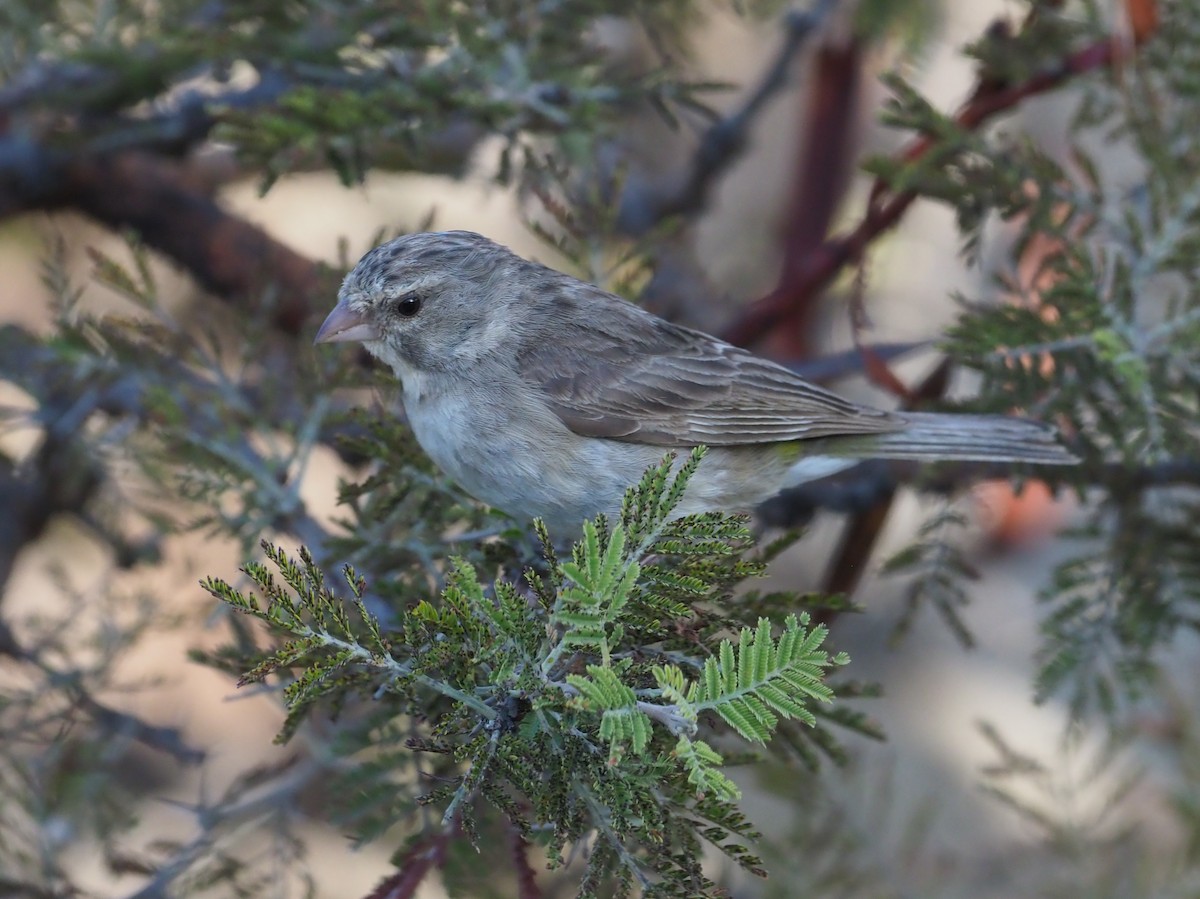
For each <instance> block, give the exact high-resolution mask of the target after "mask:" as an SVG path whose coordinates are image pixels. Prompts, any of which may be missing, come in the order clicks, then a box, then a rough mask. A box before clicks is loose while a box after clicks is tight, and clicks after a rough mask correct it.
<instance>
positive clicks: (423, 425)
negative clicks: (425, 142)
mask: <svg viewBox="0 0 1200 899" xmlns="http://www.w3.org/2000/svg"><path fill="white" fill-rule="evenodd" d="M336 341H361V342H362V344H363V345H364V346H365V347H366V348H367V350H369V351H370V352H371V354H372V355H374V356H375V357H376V358H378V359H381V360H382V361H383V362H386V363H387V364H388V365H390V366H391V367H392V370H393V371H394V372H395V373H396V376H397V377H398V378H399V379H400V381H401V382H402V384H403V385H404V405H405V409H406V411H407V414H408V420H409V422H410V424H411V425H412V429H413V432H414V433H415V434H416V437H417V440H418V441H419V442H420V444H421V446H422V447H423V448H424V449H425V451H426V452H427V453H428V454H429V455H430V457H432V459H433V460H434V462H436V463H437V464H438V465H439V466H440V467H441V468H442V470H443V471H445V472H446V474H448V475H449V476H450V477H451V478H453V479H454V480H455V481H456V482H457V483H458V484H459V485H460V486H462V487H463V488H464V489H465V490H467V491H468V492H469V493H471V494H472V495H473V496H475V497H476V498H478V499H480V500H483V501H484V502H486V503H488V504H490V505H492V506H495V507H496V508H499V509H501V510H503V511H505V512H507V513H509V514H510V515H513V516H516V517H518V518H521V519H528V518H531V517H533V516H540V517H541V518H543V519H544V520H545V521H546V524H547V526H548V527H550V529H551V530H552V531H563V532H566V531H571V532H574V531H577V530H578V528H579V527H580V525H581V523H582V522H583V520H584V519H585V518H588V517H591V516H594V515H596V514H597V513H599V512H606V513H608V514H609V515H610V516H612V515H614V514H615V513H616V512H617V511H618V510H619V509H620V506H621V498H622V496H623V494H624V491H625V489H626V488H627V487H629V485H631V484H634V483H636V482H637V481H638V479H639V478H640V477H641V476H642V473H643V472H644V471H645V470H646V468H648V467H649V466H650V465H654V464H657V463H658V462H659V461H660V460H661V459H662V456H663V454H664V453H665V452H666V451H667V450H669V449H674V450H679V451H680V452H681V456H683V455H684V454H686V452H687V451H688V450H690V449H691V448H692V447H694V446H696V445H697V444H706V445H707V446H708V447H709V454H708V456H707V457H706V459H705V461H704V463H703V464H702V465H701V466H700V470H699V472H698V473H697V475H696V477H695V478H694V479H693V481H692V483H691V485H690V486H689V488H688V491H687V494H686V496H685V497H684V500H683V503H682V504H681V506H680V507H679V509H678V510H677V514H679V515H686V514H689V513H692V512H701V511H708V510H713V509H721V510H745V509H750V508H753V507H754V506H756V505H757V504H759V503H761V502H762V501H764V500H766V499H768V498H770V497H772V496H774V495H775V494H776V493H778V492H779V491H780V490H782V489H784V488H785V487H790V486H794V485H796V484H799V483H802V482H804V481H808V480H812V479H815V478H819V477H823V476H825V475H828V474H832V473H834V472H837V471H840V470H841V469H843V468H846V467H849V466H850V465H853V464H854V461H855V460H859V459H868V458H883V459H915V460H922V461H939V460H947V459H958V460H978V461H985V462H986V461H1004V462H1030V463H1036V464H1042V465H1066V464H1071V463H1073V462H1075V461H1077V460H1076V458H1075V457H1074V456H1072V455H1071V453H1069V452H1068V451H1067V450H1066V449H1064V448H1063V447H1062V446H1061V445H1059V443H1058V442H1057V441H1056V439H1055V432H1054V429H1053V428H1051V427H1048V426H1046V425H1043V424H1040V423H1037V422H1032V421H1025V420H1021V419H1017V418H1009V417H1004V416H992V415H958V414H937V413H920V412H885V411H882V410H880V409H873V408H870V407H868V406H862V405H859V404H857V403H852V402H850V401H849V400H846V399H843V398H841V397H839V396H837V395H836V394H833V393H830V392H828V391H826V390H823V389H822V388H820V387H817V386H815V385H813V384H810V383H809V382H808V381H805V380H804V379H803V378H801V377H799V376H798V375H796V374H793V373H792V372H790V371H788V370H787V369H786V368H783V367H782V366H779V365H776V364H775V363H773V362H768V361H767V360H765V359H760V358H758V357H757V356H754V355H752V354H751V353H748V352H746V351H745V350H742V349H739V348H738V347H735V346H732V345H730V344H728V343H725V342H723V341H721V340H718V339H717V338H715V337H711V336H709V335H708V334H703V333H701V332H699V331H693V330H690V329H688V328H682V327H679V326H678V325H673V324H670V323H669V322H666V321H664V320H663V319H661V318H658V317H657V316H655V315H652V314H651V313H649V312H646V311H645V310H643V309H640V308H639V307H637V306H635V305H634V304H632V303H629V302H627V301H625V300H623V299H621V298H620V297H616V296H613V295H612V294H610V293H607V292H606V291H604V290H601V289H600V288H599V287H596V286H594V285H592V284H587V283H585V282H583V281H579V280H577V279H576V278H572V277H570V276H569V275H565V274H562V273H561V272H557V271H555V270H553V269H550V268H546V267H545V266H543V265H538V264H537V263H534V262H529V261H527V260H525V259H522V258H521V257H519V256H517V255H516V254H514V253H513V252H511V251H510V250H508V249H507V248H505V247H502V246H500V245H499V244H497V243H494V242H492V241H490V240H488V239H487V238H485V237H482V236H480V235H479V234H474V233H472V232H469V231H445V232H430V233H422V234H410V235H407V236H405V237H400V238H397V239H396V240H393V241H390V242H389V243H386V244H384V245H382V246H380V247H376V248H375V249H374V250H371V251H370V252H369V253H367V254H366V255H365V256H364V257H363V258H362V259H361V260H359V263H358V265H356V266H355V267H354V270H353V271H351V272H350V274H349V275H347V276H346V280H345V281H344V282H343V283H342V288H341V290H340V291H339V292H338V304H337V306H336V307H335V308H334V310H333V311H332V312H331V313H330V314H329V317H328V318H326V319H325V323H324V324H323V325H321V329H320V330H319V331H318V332H317V336H316V341H315V342H316V343H331V342H336Z"/></svg>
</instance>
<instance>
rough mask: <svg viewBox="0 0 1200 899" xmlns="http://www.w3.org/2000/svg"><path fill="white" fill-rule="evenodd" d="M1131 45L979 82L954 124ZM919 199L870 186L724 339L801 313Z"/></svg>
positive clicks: (919, 153) (1096, 46) (929, 143)
mask: <svg viewBox="0 0 1200 899" xmlns="http://www.w3.org/2000/svg"><path fill="white" fill-rule="evenodd" d="M1128 54H1129V49H1128V48H1127V47H1126V46H1125V45H1123V44H1122V43H1120V42H1119V41H1118V40H1117V39H1116V38H1111V37H1109V38H1104V39H1103V40H1099V41H1096V42H1095V43H1093V44H1090V45H1088V46H1086V47H1084V48H1083V49H1081V50H1079V51H1077V52H1075V53H1072V54H1071V55H1069V56H1068V57H1067V58H1066V59H1064V60H1063V61H1062V62H1061V63H1060V64H1059V65H1057V66H1055V67H1053V68H1052V69H1049V70H1047V71H1045V72H1042V73H1040V74H1038V75H1035V76H1033V77H1032V78H1030V79H1028V80H1026V81H1024V82H1022V83H1020V84H1016V85H1006V84H1003V83H999V82H997V83H993V82H990V81H987V80H982V81H980V82H979V83H978V84H977V86H976V87H975V89H974V90H973V92H972V94H971V98H970V99H969V100H968V101H967V102H966V103H965V104H964V105H963V106H962V108H961V109H960V110H959V111H958V113H957V114H956V115H955V117H954V120H955V122H956V124H957V125H958V126H959V127H960V128H963V129H966V130H974V129H976V128H978V127H980V126H981V125H983V124H984V123H985V122H986V121H988V120H989V119H991V118H992V117H994V116H996V115H998V114H999V113H1001V112H1006V111H1007V110H1010V109H1012V108H1013V107H1015V106H1016V105H1017V104H1019V103H1021V102H1022V101H1024V100H1026V99H1028V98H1030V97H1034V96H1037V95H1039V94H1044V93H1046V92H1048V91H1051V90H1054V89H1055V88H1057V87H1060V86H1061V85H1063V84H1064V83H1066V82H1067V81H1069V80H1070V79H1071V78H1074V77H1075V76H1077V75H1082V74H1085V73H1087V72H1092V71H1096V70H1099V69H1104V68H1108V67H1110V66H1112V65H1114V64H1116V63H1117V62H1119V61H1121V60H1123V59H1125V58H1127V56H1128ZM937 146H938V144H937V142H936V140H935V139H934V138H933V137H929V136H922V137H919V138H917V139H916V140H914V141H913V142H912V143H910V144H909V145H908V146H907V147H906V148H905V149H904V150H902V151H901V153H900V158H902V159H903V160H904V161H906V162H909V163H912V162H916V161H917V160H920V159H922V158H924V157H926V156H927V155H929V154H930V153H931V152H932V151H933V150H934V149H936V147H937ZM916 198H917V193H916V192H915V191H911V190H905V191H900V192H896V193H894V192H893V191H892V190H891V188H890V187H889V186H888V185H887V184H885V183H884V182H883V181H882V180H876V182H875V184H874V186H873V187H872V190H871V196H870V200H869V201H868V204H867V211H866V213H865V214H864V215H863V218H862V220H861V221H860V222H859V223H858V225H857V226H855V227H854V228H853V230H851V231H850V232H849V233H847V234H843V235H837V236H833V237H829V238H828V239H826V240H824V241H823V242H822V243H820V244H819V245H818V246H816V247H815V248H813V249H812V250H811V251H810V252H806V253H804V255H803V256H798V257H793V256H791V255H790V254H789V257H788V260H787V263H786V264H785V266H784V270H783V274H782V276H781V277H780V281H779V284H778V285H777V286H776V287H775V289H774V290H772V291H771V292H770V293H769V294H767V295H766V296H765V297H763V298H762V299H760V300H758V301H757V302H755V303H754V304H752V305H751V306H750V307H748V308H747V309H746V310H745V311H744V312H743V313H742V314H741V315H740V317H739V318H738V319H737V320H736V321H734V322H733V323H732V324H731V325H730V326H729V327H728V328H727V329H726V330H725V333H724V337H725V339H726V340H728V341H730V342H731V343H734V344H738V345H740V346H747V345H750V344H753V343H754V342H756V341H757V340H759V339H761V338H762V337H764V336H766V335H767V333H768V332H770V331H771V330H772V329H773V328H775V327H777V326H779V325H781V324H783V323H785V322H790V321H792V319H793V317H794V316H796V315H797V314H803V310H806V309H807V308H808V307H809V306H810V304H811V303H812V301H813V298H814V297H815V296H816V295H817V294H818V293H819V292H820V291H821V290H823V289H824V288H826V287H827V286H828V285H829V284H830V283H831V282H832V281H833V279H834V278H835V277H836V276H837V275H838V274H839V273H840V272H841V271H842V269H844V268H845V267H846V266H847V265H851V264H855V263H858V262H860V261H861V260H862V259H863V256H864V255H865V253H866V251H867V248H868V247H869V246H870V245H871V243H872V242H874V241H875V240H876V239H877V238H878V237H879V236H880V235H882V234H884V233H885V232H886V231H888V230H890V229H891V228H893V227H894V226H895V225H896V224H897V223H898V222H899V221H900V219H901V218H902V217H903V215H904V213H905V212H907V211H908V208H909V206H911V205H912V203H913V201H914V200H915V199H916Z"/></svg>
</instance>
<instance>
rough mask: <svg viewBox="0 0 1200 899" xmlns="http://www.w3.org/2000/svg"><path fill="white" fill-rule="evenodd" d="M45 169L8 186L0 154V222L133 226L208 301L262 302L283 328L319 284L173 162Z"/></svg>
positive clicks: (102, 162) (116, 160) (135, 159)
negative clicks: (71, 220) (77, 216)
mask: <svg viewBox="0 0 1200 899" xmlns="http://www.w3.org/2000/svg"><path fill="white" fill-rule="evenodd" d="M3 149H4V148H3V146H2V145H0V153H2V152H3ZM45 166H46V167H45V169H44V170H43V171H41V172H40V173H39V174H38V176H37V179H36V183H33V185H32V186H30V183H28V182H26V183H24V184H23V186H22V187H20V189H17V188H16V187H15V186H14V180H13V174H12V172H11V171H10V172H7V173H6V172H5V171H4V166H3V162H2V160H0V218H3V217H5V216H7V215H12V214H14V213H17V212H25V211H29V210H32V209H64V208H65V209H77V210H79V211H80V212H83V213H85V214H86V215H88V216H90V217H91V218H93V219H96V220H97V221H99V222H100V223H102V224H104V225H107V226H108V227H110V228H114V229H122V228H130V229H133V230H134V231H136V232H137V233H138V235H139V237H140V238H141V239H142V240H143V241H144V242H145V243H146V245H147V246H150V247H153V248H154V249H156V250H158V251H160V252H162V253H164V254H166V255H167V256H169V257H170V258H171V259H172V260H174V261H175V262H176V263H178V264H179V265H181V266H183V267H184V268H185V269H187V270H188V272H190V273H191V275H192V276H193V277H194V278H195V279H196V280H197V281H198V282H199V283H200V284H201V285H203V286H204V287H205V288H206V289H208V290H210V291H212V292H213V293H214V294H216V295H217V296H218V297H220V298H222V299H224V300H230V301H235V300H236V301H248V302H255V303H264V304H268V305H269V307H270V310H271V314H270V320H271V322H272V323H273V324H274V326H275V327H277V328H278V329H279V330H281V331H283V332H285V333H288V334H296V333H299V331H300V329H301V328H302V327H303V325H304V322H305V321H306V319H307V317H308V313H309V310H310V309H311V307H312V305H313V300H314V299H315V298H316V297H317V296H318V295H320V294H321V293H322V292H323V290H324V288H325V287H326V285H324V284H323V279H322V277H321V272H320V268H319V266H318V265H317V263H315V262H313V261H312V260H311V259H308V258H307V257H305V256H302V255H300V254H299V253H297V252H295V251H294V250H292V249H290V248H288V247H286V246H284V245H283V244H281V243H279V242H278V241H276V240H274V239H273V238H272V237H271V236H270V235H268V234H267V233H266V232H265V231H263V230H262V229H261V228H258V227H257V226H255V225H252V224H250V223H249V222H247V221H245V220H244V219H241V218H239V217H237V216H235V215H231V214H230V213H228V212H226V211H225V210H224V209H222V208H221V207H220V205H218V204H217V203H216V201H214V200H213V199H212V198H210V197H208V196H207V195H206V193H205V191H204V190H203V189H201V188H200V187H199V186H198V185H197V184H196V183H195V182H194V181H193V180H192V179H189V178H188V177H187V174H186V171H185V169H184V167H183V166H182V165H181V164H179V163H177V162H173V161H169V160H165V159H162V158H159V157H156V156H154V155H151V154H149V153H143V152H140V151H129V152H124V153H114V154H102V155H98V156H92V157H85V158H80V159H71V160H65V161H62V164H61V165H55V164H54V163H53V162H49V161H48V162H46V163H45Z"/></svg>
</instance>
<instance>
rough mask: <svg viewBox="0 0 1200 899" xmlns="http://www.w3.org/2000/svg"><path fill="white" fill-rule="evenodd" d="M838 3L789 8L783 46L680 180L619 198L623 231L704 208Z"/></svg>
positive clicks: (707, 136) (709, 132)
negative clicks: (656, 190) (665, 189)
mask: <svg viewBox="0 0 1200 899" xmlns="http://www.w3.org/2000/svg"><path fill="white" fill-rule="evenodd" d="M836 7H837V0H820V2H818V3H817V4H816V6H815V7H814V8H813V9H812V10H811V11H801V10H792V11H790V12H789V13H787V15H785V16H784V18H783V27H784V39H783V45H782V46H781V47H780V48H779V51H778V53H777V54H776V55H775V58H774V60H772V62H771V64H770V65H769V66H768V67H767V70H766V72H765V73H764V74H763V76H762V79H761V80H760V81H759V83H758V86H757V87H755V88H754V90H753V91H751V92H750V95H749V96H748V97H747V98H746V99H745V101H743V103H742V104H741V105H740V106H739V107H738V108H737V109H735V110H734V111H733V112H731V113H730V114H729V115H727V116H725V117H723V118H721V119H719V120H717V121H716V122H714V123H713V124H712V125H710V126H709V127H708V128H707V129H706V130H705V132H704V134H703V135H702V136H701V138H700V143H699V145H698V146H697V147H696V151H695V153H693V154H692V158H691V160H690V164H689V169H688V174H687V178H686V179H685V180H684V182H683V184H682V185H680V186H679V187H678V188H676V189H674V190H671V191H669V192H662V193H653V192H651V191H648V190H639V191H638V192H636V194H631V193H630V192H626V195H625V196H623V197H622V198H621V210H620V217H619V224H620V225H621V227H622V229H623V230H624V231H625V232H626V233H628V234H634V235H637V234H644V233H646V232H647V231H649V230H650V229H652V228H653V227H654V226H655V225H657V224H658V223H659V222H661V221H663V220H664V219H666V218H670V217H671V216H675V215H686V216H694V215H696V214H698V213H700V212H703V211H704V209H705V208H706V207H707V206H708V200H709V197H710V195H711V193H712V189H713V187H714V186H715V184H716V182H717V181H718V180H719V179H720V177H721V176H722V175H723V174H725V172H727V171H728V170H729V167H730V166H731V165H733V163H734V162H736V161H737V160H738V158H739V157H740V156H741V155H742V151H743V150H745V148H746V145H747V142H748V140H749V137H750V131H751V128H752V127H753V126H754V123H755V121H756V120H757V119H758V116H759V114H760V113H761V112H762V110H763V109H764V107H766V105H767V103H768V102H769V101H770V100H771V99H772V98H773V97H775V95H776V94H778V93H779V92H780V91H781V90H782V89H783V88H784V87H785V86H786V84H787V81H788V74H789V72H790V70H791V68H792V66H793V65H794V63H795V61H796V58H797V57H798V56H799V54H800V51H801V50H802V49H803V48H804V47H805V46H806V45H807V43H808V40H809V38H810V37H812V35H813V34H814V33H816V32H817V31H818V30H819V29H820V28H821V26H822V25H824V24H825V22H826V21H827V20H828V19H829V17H830V15H831V14H832V13H833V11H834V10H835V9H836Z"/></svg>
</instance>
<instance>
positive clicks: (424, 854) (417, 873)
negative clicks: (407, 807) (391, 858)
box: [366, 821, 462, 899]
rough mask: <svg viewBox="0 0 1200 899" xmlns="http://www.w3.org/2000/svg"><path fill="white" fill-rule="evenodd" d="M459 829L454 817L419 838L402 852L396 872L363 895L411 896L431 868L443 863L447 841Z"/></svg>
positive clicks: (385, 898) (395, 898) (394, 898)
mask: <svg viewBox="0 0 1200 899" xmlns="http://www.w3.org/2000/svg"><path fill="white" fill-rule="evenodd" d="M461 833H462V826H461V825H460V824H459V823H458V822H457V821H455V822H454V823H453V824H451V825H450V826H449V827H444V828H442V829H441V830H439V831H437V832H436V833H433V834H430V835H429V836H427V837H425V838H424V839H421V840H419V841H418V842H417V843H415V844H414V845H413V846H412V847H410V848H409V850H408V851H407V852H406V853H404V858H403V859H402V860H401V861H400V864H399V865H398V866H397V867H398V868H399V870H398V871H396V873H395V874H393V875H391V876H390V877H385V878H384V879H383V881H382V882H381V883H380V884H379V886H377V887H375V889H374V890H372V891H371V892H370V894H368V895H367V897H366V899H412V897H413V896H415V895H417V889H418V888H419V887H420V886H421V884H422V883H423V882H424V880H425V878H426V877H428V876H429V873H430V872H431V871H433V870H435V869H436V870H440V869H441V868H442V866H444V865H445V864H446V854H447V853H448V852H449V850H450V844H451V843H452V842H453V841H454V840H455V839H457V838H458V836H459V835H460V834H461Z"/></svg>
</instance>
